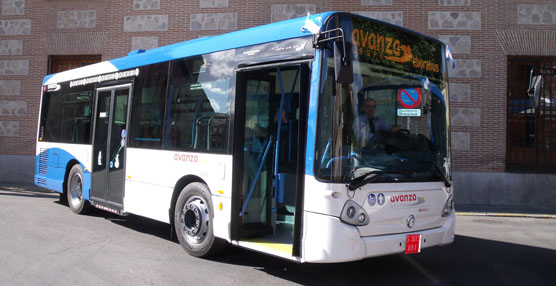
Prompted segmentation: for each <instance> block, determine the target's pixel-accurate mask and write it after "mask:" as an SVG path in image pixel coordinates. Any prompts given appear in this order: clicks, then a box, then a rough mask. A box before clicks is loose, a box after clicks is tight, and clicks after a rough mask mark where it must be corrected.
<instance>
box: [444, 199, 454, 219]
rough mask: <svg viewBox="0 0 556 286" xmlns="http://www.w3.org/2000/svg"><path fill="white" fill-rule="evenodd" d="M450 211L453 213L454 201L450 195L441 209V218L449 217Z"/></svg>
mask: <svg viewBox="0 0 556 286" xmlns="http://www.w3.org/2000/svg"><path fill="white" fill-rule="evenodd" d="M452 211H454V200H453V198H452V195H450V197H448V199H447V200H446V203H444V208H442V214H441V216H442V217H447V216H449V215H450V213H452Z"/></svg>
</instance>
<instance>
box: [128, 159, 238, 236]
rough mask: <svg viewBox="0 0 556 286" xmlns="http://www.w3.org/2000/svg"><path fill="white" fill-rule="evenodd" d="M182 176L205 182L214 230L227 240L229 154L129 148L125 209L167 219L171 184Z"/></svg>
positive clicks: (229, 179)
mask: <svg viewBox="0 0 556 286" xmlns="http://www.w3.org/2000/svg"><path fill="white" fill-rule="evenodd" d="M185 176H195V177H198V178H200V179H201V180H202V181H204V182H205V183H206V184H207V185H208V187H209V190H210V192H211V194H212V205H213V213H214V221H213V224H214V234H215V235H216V236H217V237H221V238H224V239H227V240H229V223H230V215H231V212H230V210H231V194H232V156H231V155H216V154H206V153H191V152H179V151H161V150H149V149H138V148H128V149H127V161H126V182H125V195H124V208H125V209H124V211H125V212H129V213H134V214H137V215H141V216H145V217H148V218H151V219H155V220H158V221H162V222H166V223H169V222H170V220H169V219H170V218H169V213H168V211H169V209H170V207H171V203H172V202H171V200H172V195H173V192H174V187H175V186H176V184H177V182H178V181H179V180H180V179H181V178H183V177H185ZM220 204H222V209H221V210H220V207H219V206H220Z"/></svg>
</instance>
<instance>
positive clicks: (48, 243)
mask: <svg viewBox="0 0 556 286" xmlns="http://www.w3.org/2000/svg"><path fill="white" fill-rule="evenodd" d="M0 216H1V220H0V285H132V284H133V285H178V284H180V285H292V284H304V285H346V284H357V285H392V284H397V285H554V284H555V282H554V281H556V219H531V218H499V217H476V216H458V217H457V227H456V238H455V242H454V243H453V244H451V245H449V246H443V247H436V248H430V249H424V250H423V252H422V253H420V254H416V255H410V256H408V255H392V256H386V257H379V258H372V259H366V260H363V261H356V262H350V263H342V264H297V263H293V262H289V261H285V260H282V259H278V258H275V257H272V256H267V255H263V254H259V253H256V252H253V251H249V250H246V249H241V248H237V247H230V248H228V249H227V250H226V251H225V252H224V253H222V255H220V256H219V257H217V258H214V259H210V260H208V259H198V258H194V257H191V256H188V255H187V254H186V253H185V252H184V251H183V250H182V248H181V247H180V245H179V244H178V243H177V242H176V241H175V240H174V239H172V238H171V237H170V227H169V225H167V224H163V223H159V222H156V221H152V220H149V219H145V218H141V217H138V216H127V217H119V216H115V215H111V214H109V213H106V212H102V211H95V212H94V213H92V214H91V215H84V216H83V215H75V214H73V213H72V212H71V211H70V210H69V209H68V208H67V207H66V206H64V205H63V204H60V203H59V201H58V195H57V194H53V193H47V192H37V191H32V190H25V189H13V188H6V187H0Z"/></svg>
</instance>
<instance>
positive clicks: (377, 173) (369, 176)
mask: <svg viewBox="0 0 556 286" xmlns="http://www.w3.org/2000/svg"><path fill="white" fill-rule="evenodd" d="M384 174H385V172H384V171H382V170H374V171H370V172H368V173H365V174H364V175H361V176H359V177H357V178H355V179H353V180H351V182H350V183H349V185H348V189H349V190H350V191H353V190H356V189H358V188H360V187H362V186H364V185H366V184H369V183H372V182H374V181H376V180H377V179H378V178H380V177H381V176H383V175H384Z"/></svg>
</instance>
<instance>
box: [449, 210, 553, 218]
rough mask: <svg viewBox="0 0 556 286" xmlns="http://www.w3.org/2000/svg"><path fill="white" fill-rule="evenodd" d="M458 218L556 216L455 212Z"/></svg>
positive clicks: (546, 216) (545, 216) (548, 216)
mask: <svg viewBox="0 0 556 286" xmlns="http://www.w3.org/2000/svg"><path fill="white" fill-rule="evenodd" d="M456 215H458V216H487V217H524V218H542V219H556V215H549V214H522V213H490V212H456Z"/></svg>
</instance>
